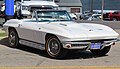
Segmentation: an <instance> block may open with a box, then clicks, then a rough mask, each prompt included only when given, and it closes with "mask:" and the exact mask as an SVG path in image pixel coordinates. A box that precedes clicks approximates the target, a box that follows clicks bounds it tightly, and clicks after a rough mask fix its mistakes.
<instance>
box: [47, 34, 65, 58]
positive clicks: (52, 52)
mask: <svg viewBox="0 0 120 69" xmlns="http://www.w3.org/2000/svg"><path fill="white" fill-rule="evenodd" d="M45 46H46V51H47V53H48V55H49V56H50V57H52V58H63V57H64V56H65V55H66V54H67V50H65V49H64V48H63V46H62V44H61V42H60V40H59V39H58V38H57V37H55V36H50V37H49V38H48V39H47V40H46V45H45Z"/></svg>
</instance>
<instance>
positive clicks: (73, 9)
mask: <svg viewBox="0 0 120 69" xmlns="http://www.w3.org/2000/svg"><path fill="white" fill-rule="evenodd" d="M59 9H60V10H67V12H72V13H82V7H59Z"/></svg>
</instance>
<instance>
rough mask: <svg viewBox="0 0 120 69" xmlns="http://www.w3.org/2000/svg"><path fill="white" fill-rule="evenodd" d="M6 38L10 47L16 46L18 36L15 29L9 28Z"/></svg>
mask: <svg viewBox="0 0 120 69" xmlns="http://www.w3.org/2000/svg"><path fill="white" fill-rule="evenodd" d="M8 38H9V44H10V47H12V48H15V47H18V45H19V37H18V34H17V32H16V30H15V29H10V31H9V37H8Z"/></svg>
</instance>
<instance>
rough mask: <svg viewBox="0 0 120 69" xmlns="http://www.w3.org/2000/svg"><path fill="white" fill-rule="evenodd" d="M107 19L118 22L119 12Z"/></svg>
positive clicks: (119, 19)
mask: <svg viewBox="0 0 120 69" xmlns="http://www.w3.org/2000/svg"><path fill="white" fill-rule="evenodd" d="M108 17H109V18H110V20H113V21H120V11H115V12H113V13H111V14H109V16H108Z"/></svg>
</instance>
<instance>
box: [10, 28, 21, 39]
mask: <svg viewBox="0 0 120 69" xmlns="http://www.w3.org/2000/svg"><path fill="white" fill-rule="evenodd" d="M11 29H13V30H15V32H16V33H17V35H18V32H17V30H16V29H15V28H14V27H8V35H9V32H10V30H11ZM18 37H19V35H18Z"/></svg>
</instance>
